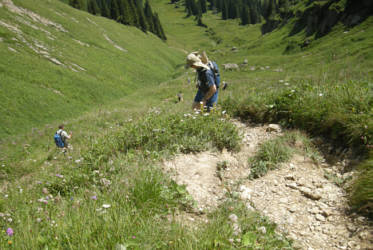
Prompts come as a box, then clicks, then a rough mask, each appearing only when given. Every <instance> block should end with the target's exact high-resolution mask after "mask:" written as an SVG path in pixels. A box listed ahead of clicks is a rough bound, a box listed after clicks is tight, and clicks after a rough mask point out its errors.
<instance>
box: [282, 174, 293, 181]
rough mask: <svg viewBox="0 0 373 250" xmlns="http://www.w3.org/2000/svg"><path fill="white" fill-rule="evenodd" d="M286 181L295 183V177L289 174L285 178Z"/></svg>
mask: <svg viewBox="0 0 373 250" xmlns="http://www.w3.org/2000/svg"><path fill="white" fill-rule="evenodd" d="M284 179H285V180H288V181H295V177H294V175H292V174H289V175H287V176H285V177H284Z"/></svg>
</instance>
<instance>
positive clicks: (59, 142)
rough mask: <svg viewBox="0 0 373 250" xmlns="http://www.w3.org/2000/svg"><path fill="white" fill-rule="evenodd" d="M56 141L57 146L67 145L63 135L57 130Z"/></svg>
mask: <svg viewBox="0 0 373 250" xmlns="http://www.w3.org/2000/svg"><path fill="white" fill-rule="evenodd" d="M54 142H55V143H56V146H57V147H59V148H63V147H65V143H64V142H63V140H62V137H61V135H60V134H58V133H57V132H56V133H55V134H54Z"/></svg>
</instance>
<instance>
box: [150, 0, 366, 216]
mask: <svg viewBox="0 0 373 250" xmlns="http://www.w3.org/2000/svg"><path fill="white" fill-rule="evenodd" d="M155 3H156V8H157V11H159V12H160V13H161V15H160V16H161V20H162V22H163V23H164V28H165V30H166V32H169V33H170V34H169V36H168V37H169V39H170V41H172V42H173V43H175V44H179V45H180V44H181V45H182V46H183V47H184V48H186V49H188V50H189V51H193V50H206V51H207V53H208V55H209V56H210V58H213V59H214V60H216V61H217V62H218V63H219V64H220V65H222V64H224V63H237V64H240V63H242V62H243V61H244V59H248V65H249V66H248V67H246V68H242V69H241V70H240V71H224V70H222V79H223V80H226V81H227V82H229V83H230V87H229V88H228V90H227V91H225V92H222V93H221V95H220V100H221V103H223V106H224V107H225V108H227V109H229V110H230V111H231V112H232V113H234V114H235V115H237V116H240V117H241V118H244V119H251V120H253V121H256V122H268V121H274V122H281V123H282V124H283V125H285V126H291V127H300V128H302V129H304V130H306V131H308V132H310V133H313V134H314V135H323V136H325V137H326V138H329V139H331V140H333V142H335V143H336V145H337V146H342V147H346V146H347V147H348V146H350V147H353V148H355V149H357V148H359V151H360V152H361V151H365V152H367V151H369V145H372V144H373V118H372V117H373V109H372V103H373V85H372V79H373V70H372V68H373V28H372V27H373V25H372V24H373V17H370V18H368V19H367V20H365V21H364V22H363V23H361V24H359V25H358V26H355V27H353V28H347V27H345V26H343V25H342V24H338V25H337V26H335V27H334V28H333V30H332V31H331V32H330V33H329V34H328V35H326V36H324V37H322V38H319V39H317V40H316V39H315V38H314V37H313V36H311V37H306V36H305V33H304V32H302V31H301V32H299V33H298V34H296V35H294V36H290V37H289V36H288V34H289V33H290V31H291V30H292V27H293V25H294V22H295V21H294V20H292V21H291V22H289V24H288V25H286V26H284V27H282V28H281V29H277V30H275V31H273V32H271V33H269V34H266V35H264V36H262V35H261V33H260V30H259V28H260V25H259V24H258V25H249V26H239V25H238V21H237V20H229V21H223V20H221V19H220V17H219V16H216V15H212V14H211V13H210V12H209V13H208V14H204V16H203V22H204V23H205V24H207V26H208V29H205V28H201V27H197V26H194V27H193V28H190V29H180V27H184V26H185V25H186V23H188V24H190V23H192V24H193V23H194V24H195V21H193V18H192V17H190V18H185V13H184V8H183V7H182V6H181V7H180V8H178V9H175V8H174V6H173V5H170V4H168V3H167V1H162V0H158V1H155ZM302 6H303V5H302V4H301V3H300V4H299V6H297V8H302ZM303 7H304V6H303ZM211 31H213V32H211ZM212 33H214V35H213V36H211V35H208V34H212ZM185 37H186V38H185ZM217 40H220V41H221V42H220V43H216V41H217ZM305 40H309V41H310V45H309V46H308V47H306V48H304V49H301V48H300V46H299V45H300V44H302V43H303V42H304V41H305ZM233 46H235V47H237V48H238V51H237V52H233V51H232V50H231V48H232V47H233ZM250 66H255V70H251V69H250ZM266 66H268V68H267V67H266ZM274 69H282V71H280V72H278V71H277V72H276V71H275V70H274ZM226 97H230V100H228V101H224V100H225V99H226ZM332 153H333V152H332ZM366 155H367V154H364V155H360V157H359V156H357V157H358V158H360V159H362V158H364V156H366ZM370 155H371V154H370ZM360 169H364V170H363V171H367V172H364V173H363V174H361V175H360V176H364V175H365V176H367V175H368V176H369V175H371V174H372V173H373V166H372V165H371V158H370V160H367V161H366V163H365V164H363V165H362V167H361V168H360ZM372 188H373V183H372V181H368V182H367V181H366V178H365V179H363V178H358V179H357V181H356V183H355V186H354V187H353V195H352V199H351V202H352V205H353V207H354V208H356V209H359V208H362V207H364V210H365V212H366V211H368V214H370V216H372V209H370V210H369V209H365V208H366V207H368V208H369V204H371V202H372V199H371V193H372V192H373V190H372ZM367 194H369V195H367ZM370 207H371V206H370Z"/></svg>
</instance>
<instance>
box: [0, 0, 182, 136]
mask: <svg viewBox="0 0 373 250" xmlns="http://www.w3.org/2000/svg"><path fill="white" fill-rule="evenodd" d="M14 3H15V4H16V5H17V6H20V7H24V8H27V9H29V10H32V11H33V12H35V13H37V14H39V15H40V16H42V17H44V18H47V19H49V20H51V21H53V22H55V23H58V24H61V25H62V27H64V29H66V30H67V32H60V31H58V30H57V29H55V28H54V27H52V26H46V25H43V24H40V23H38V22H34V21H32V20H31V19H30V18H29V17H27V16H26V17H25V16H20V15H16V14H14V13H11V12H9V10H8V9H7V8H5V7H2V8H0V16H1V21H3V22H5V23H7V24H10V25H15V26H17V27H18V29H20V30H21V31H22V34H23V35H22V36H23V37H24V38H25V39H26V40H27V42H28V43H30V44H32V45H33V46H34V47H36V46H35V44H36V43H38V44H41V45H43V46H44V47H46V48H47V50H48V52H49V54H50V55H51V56H52V57H54V58H56V59H58V60H59V61H60V62H62V63H63V64H64V65H69V66H73V64H76V65H79V66H80V67H83V68H84V69H86V71H80V70H78V71H79V72H74V71H72V70H71V69H69V68H68V67H64V66H59V65H56V64H54V63H52V62H50V61H49V60H47V59H46V58H44V57H42V56H41V55H38V54H37V53H35V52H34V51H32V50H31V49H30V48H29V47H28V46H26V45H25V43H23V42H19V41H14V40H13V39H14V38H17V37H18V40H20V39H19V36H17V35H16V34H15V33H14V32H12V31H10V30H9V29H7V28H5V27H4V26H1V25H0V37H1V38H2V42H0V51H1V55H2V56H1V59H0V79H1V90H0V98H1V100H2V102H1V104H0V110H1V116H0V124H1V125H0V137H1V138H2V139H4V138H7V137H9V136H12V135H15V134H17V133H21V134H23V133H25V132H26V131H30V129H31V128H32V127H40V126H41V125H44V124H46V123H50V122H53V121H56V120H60V121H62V120H64V119H68V118H71V117H77V116H78V115H80V114H82V112H84V111H87V110H91V109H92V107H95V106H97V105H103V104H107V103H108V102H111V101H112V100H116V99H119V98H123V97H124V96H126V95H128V94H130V93H133V92H134V91H136V90H138V89H140V88H144V87H149V86H154V85H157V84H158V83H159V82H161V81H164V80H166V79H169V78H170V77H171V76H173V75H174V74H175V67H176V65H177V64H178V63H179V62H180V59H181V57H180V56H181V53H178V52H177V51H175V50H173V49H170V48H169V47H168V46H167V44H165V43H163V42H162V41H160V40H159V39H158V38H156V37H155V36H154V35H151V34H144V33H143V32H141V31H140V30H138V29H136V28H133V27H126V26H124V25H119V24H116V23H115V22H113V21H110V20H107V19H105V18H101V17H96V16H92V15H89V14H88V13H85V12H82V11H78V10H75V9H73V8H71V7H69V6H68V5H66V4H64V3H61V2H60V1H38V2H37V4H35V2H34V1H16V0H15V1H14ZM87 18H89V19H90V20H92V21H93V22H95V23H96V24H97V25H95V24H93V23H91V22H90V21H89V20H88V19H87ZM22 20H23V21H27V22H29V23H31V24H33V25H34V26H36V27H38V28H39V30H36V29H35V28H32V27H30V26H29V25H26V24H24V23H22ZM40 28H42V29H44V30H46V31H47V32H50V33H51V35H47V34H46V33H45V32H42V31H41V30H40ZM104 34H106V35H107V36H108V37H109V38H110V39H111V40H113V41H114V42H115V43H116V44H118V45H119V46H121V47H122V48H125V49H126V50H128V52H127V53H124V52H123V51H120V50H118V49H117V48H115V47H114V46H113V45H112V44H111V43H109V42H108V41H107V40H106V39H105V38H104ZM51 36H52V37H55V39H54V40H51V39H49V38H48V37H51ZM77 41H81V42H83V43H84V45H81V44H79V43H78V42H77ZM88 46H89V47H88ZM9 47H11V48H13V49H16V50H17V51H18V53H14V52H12V51H10V50H9V49H8V48H9ZM149 62H156V63H149ZM57 91H58V92H57ZM28 133H29V132H28Z"/></svg>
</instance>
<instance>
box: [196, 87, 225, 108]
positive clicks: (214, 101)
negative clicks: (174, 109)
mask: <svg viewBox="0 0 373 250" xmlns="http://www.w3.org/2000/svg"><path fill="white" fill-rule="evenodd" d="M218 92H219V90H216V92H215V94H214V95H213V96H211V97H210V99H208V100H207V102H206V106H207V107H209V108H212V107H213V106H214V105H216V104H217V103H218V94H219V93H218ZM204 96H205V94H204V93H203V92H202V91H201V90H198V91H197V94H196V96H195V97H194V102H198V103H199V102H201V101H202V99H203V97H204Z"/></svg>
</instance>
